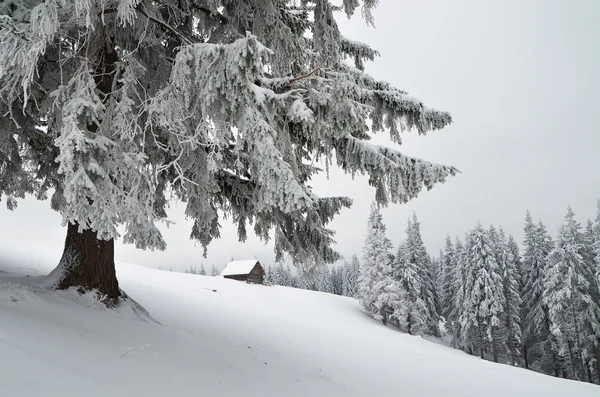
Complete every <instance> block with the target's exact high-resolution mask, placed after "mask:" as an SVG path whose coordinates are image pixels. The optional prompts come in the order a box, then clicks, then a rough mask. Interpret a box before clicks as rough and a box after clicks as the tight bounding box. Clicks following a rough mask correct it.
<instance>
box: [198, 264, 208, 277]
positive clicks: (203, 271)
mask: <svg viewBox="0 0 600 397" xmlns="http://www.w3.org/2000/svg"><path fill="white" fill-rule="evenodd" d="M198 274H199V275H201V276H206V270H205V269H204V263H201V264H200V270H199V271H198Z"/></svg>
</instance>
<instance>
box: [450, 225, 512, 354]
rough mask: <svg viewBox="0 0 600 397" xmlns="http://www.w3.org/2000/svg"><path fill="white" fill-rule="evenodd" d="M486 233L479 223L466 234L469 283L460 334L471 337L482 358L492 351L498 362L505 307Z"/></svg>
mask: <svg viewBox="0 0 600 397" xmlns="http://www.w3.org/2000/svg"><path fill="white" fill-rule="evenodd" d="M492 244H493V243H492V242H491V241H490V236H489V233H488V232H487V231H486V230H484V228H483V226H482V225H481V223H478V224H477V226H476V227H475V228H474V229H473V230H472V231H471V232H470V233H469V236H468V242H467V250H468V251H467V262H468V266H469V273H470V274H471V278H472V284H471V283H469V284H468V285H469V287H471V286H472V288H468V289H467V290H466V295H465V302H464V305H465V313H464V316H463V318H462V319H461V320H460V321H461V327H462V328H463V330H462V332H467V333H468V334H470V335H471V338H473V337H474V339H472V341H471V344H472V346H473V348H475V349H478V350H479V353H480V356H481V357H483V355H484V351H485V350H487V348H488V347H490V348H491V351H492V354H493V358H494V361H498V353H499V352H498V351H497V346H498V345H499V344H500V343H499V339H501V338H502V335H501V330H502V326H503V324H502V320H501V318H502V314H503V311H504V306H505V299H504V293H503V292H504V291H503V288H502V276H501V274H500V268H499V266H498V262H497V260H496V256H495V254H494V248H493V245H492Z"/></svg>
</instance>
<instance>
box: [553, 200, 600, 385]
mask: <svg viewBox="0 0 600 397" xmlns="http://www.w3.org/2000/svg"><path fill="white" fill-rule="evenodd" d="M583 241H584V236H583V233H582V232H581V225H580V224H579V223H578V222H577V221H576V220H575V214H574V213H573V211H572V210H571V207H569V208H568V209H567V215H566V216H565V223H564V224H563V225H561V227H560V231H559V234H558V237H557V240H556V243H555V245H554V249H553V250H552V251H551V252H550V254H549V255H548V267H549V268H548V273H547V274H546V277H545V283H544V287H545V290H544V298H543V300H544V304H546V305H547V306H548V314H549V317H550V323H551V328H550V330H551V332H552V334H553V335H554V336H555V337H556V339H557V341H558V344H559V346H560V349H561V351H562V352H564V354H563V358H564V364H565V366H564V368H563V369H564V370H565V371H566V373H567V376H568V377H570V378H572V379H579V380H589V377H590V373H589V368H590V364H591V363H590V361H592V360H593V367H594V372H595V375H594V376H595V377H596V376H597V375H598V374H600V367H599V366H598V359H600V356H599V355H598V351H599V350H598V349H597V347H598V345H599V342H600V308H599V307H598V302H597V301H595V300H594V299H593V297H592V295H593V294H594V291H593V288H594V284H593V281H592V280H593V278H594V276H593V274H592V273H591V269H590V267H589V266H588V264H586V262H585V260H584V255H585V247H584V245H583Z"/></svg>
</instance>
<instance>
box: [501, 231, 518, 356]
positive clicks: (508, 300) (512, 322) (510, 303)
mask: <svg viewBox="0 0 600 397" xmlns="http://www.w3.org/2000/svg"><path fill="white" fill-rule="evenodd" d="M510 238H511V239H512V236H511V237H510ZM512 241H514V240H512ZM496 250H497V254H498V255H497V257H498V261H499V262H498V264H499V266H500V271H501V275H502V284H503V289H504V302H505V305H504V322H505V323H504V327H505V333H506V338H505V343H506V353H507V355H508V358H509V360H510V363H511V364H512V365H516V364H518V363H519V362H520V357H521V353H522V352H521V346H522V339H523V332H522V329H521V324H522V322H521V311H522V300H521V295H520V293H519V292H520V291H519V263H518V258H517V257H515V256H514V254H513V251H512V250H511V247H510V245H509V241H508V240H507V239H506V234H505V233H504V230H503V229H502V228H500V230H499V233H498V243H497V246H496Z"/></svg>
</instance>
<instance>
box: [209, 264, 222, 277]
mask: <svg viewBox="0 0 600 397" xmlns="http://www.w3.org/2000/svg"><path fill="white" fill-rule="evenodd" d="M219 274H221V272H219V269H217V268H216V266H215V265H214V264H213V265H212V267H211V268H210V275H211V276H213V277H215V276H218V275H219Z"/></svg>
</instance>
